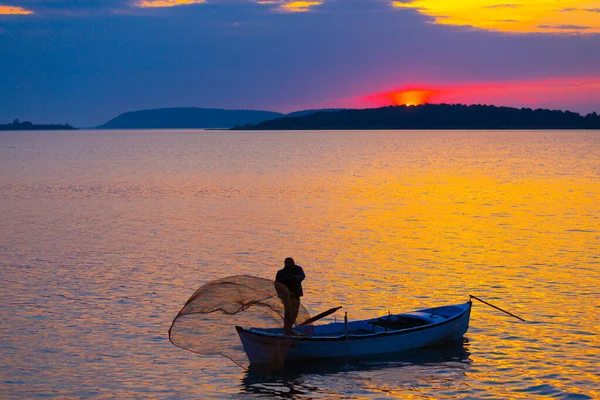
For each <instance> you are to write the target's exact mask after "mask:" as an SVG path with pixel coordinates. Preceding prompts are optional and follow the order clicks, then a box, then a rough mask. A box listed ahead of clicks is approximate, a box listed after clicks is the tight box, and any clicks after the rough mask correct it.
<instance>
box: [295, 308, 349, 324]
mask: <svg viewBox="0 0 600 400" xmlns="http://www.w3.org/2000/svg"><path fill="white" fill-rule="evenodd" d="M340 308H342V306H339V307H334V308H331V309H329V310H327V311H324V312H322V313H321V314H318V315H315V316H314V317H312V318H309V319H307V320H306V321H304V322H303V323H301V324H300V325H298V326H303V325H308V324H312V323H313V322H315V321H317V320H320V319H321V318H325V317H326V316H328V315H331V314H333V313H334V312H336V311H337V310H339V309H340Z"/></svg>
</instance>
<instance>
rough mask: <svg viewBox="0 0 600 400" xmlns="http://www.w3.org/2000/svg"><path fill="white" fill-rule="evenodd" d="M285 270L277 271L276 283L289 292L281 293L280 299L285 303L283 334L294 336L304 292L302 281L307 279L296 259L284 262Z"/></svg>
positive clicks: (289, 258) (287, 259)
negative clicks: (293, 329) (293, 328)
mask: <svg viewBox="0 0 600 400" xmlns="http://www.w3.org/2000/svg"><path fill="white" fill-rule="evenodd" d="M283 264H284V265H283V269H280V270H279V271H277V277H276V278H275V282H279V283H281V284H283V285H284V286H285V287H287V288H288V290H289V295H287V293H285V294H282V293H280V296H279V297H280V298H281V300H282V301H283V307H284V310H285V315H284V317H283V332H284V334H286V335H292V334H293V332H292V326H293V325H294V322H296V318H297V317H298V311H299V310H300V297H301V296H302V295H303V294H304V293H303V292H302V281H303V280H304V278H305V277H306V276H305V275H304V270H302V267H301V266H299V265H297V264H296V263H295V262H294V259H293V258H291V257H288V258H286V259H285V260H284V262H283Z"/></svg>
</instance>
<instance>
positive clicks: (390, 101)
mask: <svg viewBox="0 0 600 400" xmlns="http://www.w3.org/2000/svg"><path fill="white" fill-rule="evenodd" d="M436 94H438V91H437V90H433V89H414V88H411V89H404V90H394V91H390V92H384V93H377V94H374V95H371V96H367V98H368V99H369V100H371V101H374V102H376V103H378V104H380V105H386V106H390V105H391V106H419V105H422V104H427V103H429V102H430V101H431V100H432V98H433V97H434V96H435V95H436Z"/></svg>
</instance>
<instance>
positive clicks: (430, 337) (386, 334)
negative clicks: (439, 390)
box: [236, 301, 472, 365]
mask: <svg viewBox="0 0 600 400" xmlns="http://www.w3.org/2000/svg"><path fill="white" fill-rule="evenodd" d="M471 305H472V303H471V301H468V302H466V303H462V304H457V305H450V306H442V307H435V308H426V309H423V310H417V311H413V312H409V313H404V314H395V315H386V316H383V317H378V318H372V319H367V320H361V321H352V322H348V323H347V324H346V323H344V322H337V323H330V324H323V325H314V326H305V327H300V328H297V329H296V331H298V333H299V336H286V335H284V334H283V329H281V328H273V329H258V328H250V329H246V328H242V327H240V326H236V329H237V332H238V335H239V337H240V340H241V342H242V345H243V347H244V350H245V352H246V354H247V356H248V359H249V360H250V363H251V364H255V365H257V364H271V365H283V364H284V363H285V362H286V361H301V360H315V359H324V358H337V357H349V358H356V357H368V356H374V355H381V354H387V353H395V352H402V351H406V350H411V349H416V348H419V347H426V346H433V345H437V344H441V343H444V342H450V341H456V340H458V339H460V338H462V337H463V336H464V334H465V333H466V332H467V329H468V328H469V318H470V315H471Z"/></svg>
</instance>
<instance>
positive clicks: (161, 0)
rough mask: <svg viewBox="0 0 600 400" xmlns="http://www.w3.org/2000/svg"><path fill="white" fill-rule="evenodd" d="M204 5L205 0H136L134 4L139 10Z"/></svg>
mask: <svg viewBox="0 0 600 400" xmlns="http://www.w3.org/2000/svg"><path fill="white" fill-rule="evenodd" d="M202 3H206V0H138V1H136V2H135V3H134V4H135V6H136V7H141V8H153V7H157V8H164V7H176V6H189V5H192V4H202Z"/></svg>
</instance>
